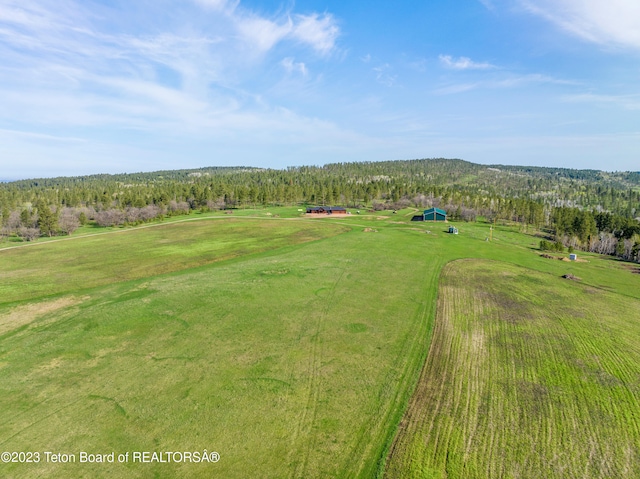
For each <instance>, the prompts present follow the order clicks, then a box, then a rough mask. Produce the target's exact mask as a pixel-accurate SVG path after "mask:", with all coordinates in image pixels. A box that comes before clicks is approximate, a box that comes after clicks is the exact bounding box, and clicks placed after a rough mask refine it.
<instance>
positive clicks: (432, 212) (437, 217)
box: [423, 208, 447, 221]
mask: <svg viewBox="0 0 640 479" xmlns="http://www.w3.org/2000/svg"><path fill="white" fill-rule="evenodd" d="M423 216H424V221H447V212H446V211H444V210H441V209H440V208H429V209H428V210H424V215H423Z"/></svg>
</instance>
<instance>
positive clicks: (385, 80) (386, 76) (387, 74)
mask: <svg viewBox="0 0 640 479" xmlns="http://www.w3.org/2000/svg"><path fill="white" fill-rule="evenodd" d="M372 70H373V71H374V73H375V75H376V80H377V81H378V82H379V83H381V84H382V85H384V86H388V87H391V86H393V85H394V84H395V83H396V80H397V79H398V76H397V75H393V74H392V73H391V72H392V69H391V65H389V64H388V63H385V64H383V65H379V66H377V67H374V68H372Z"/></svg>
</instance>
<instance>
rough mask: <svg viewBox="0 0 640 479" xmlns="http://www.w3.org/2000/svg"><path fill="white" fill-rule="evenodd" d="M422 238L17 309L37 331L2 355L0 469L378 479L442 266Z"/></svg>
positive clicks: (204, 271)
mask: <svg viewBox="0 0 640 479" xmlns="http://www.w3.org/2000/svg"><path fill="white" fill-rule="evenodd" d="M269 223H270V224H269V225H268V226H266V227H273V226H271V223H272V222H269ZM289 223H293V222H289ZM232 225H234V227H235V226H237V225H236V223H232ZM190 227H191V226H190V225H189V228H190ZM222 227H223V226H222V225H220V224H216V225H212V228H222ZM292 227H293V226H292ZM305 228H311V229H310V230H309V231H310V232H309V233H306V232H303V234H305V235H307V234H313V232H314V231H316V230H315V229H314V228H318V229H319V230H318V231H319V233H317V234H326V233H324V231H325V229H326V228H331V229H330V230H329V231H333V229H332V228H334V226H333V225H327V224H324V222H317V226H316V225H315V224H312V225H309V224H308V223H306V224H305ZM149 231H150V229H149V230H147V233H148V232H149ZM214 231H215V230H214ZM272 231H279V230H272ZM229 235H231V236H232V235H233V233H232V232H230V233H229ZM424 236H426V235H417V234H408V233H407V232H406V231H401V230H395V229H388V230H384V231H380V232H378V233H364V232H363V231H362V229H357V230H355V229H354V230H353V231H350V232H347V233H345V234H340V235H336V236H332V237H329V238H326V239H324V240H322V241H316V242H310V243H305V244H300V245H298V246H296V247H294V248H281V249H279V250H278V251H277V252H275V251H268V252H264V253H259V254H254V255H249V256H244V257H239V258H238V259H237V260H234V261H227V262H221V263H215V264H208V265H204V266H201V267H199V268H195V269H189V270H183V271H180V272H174V273H169V274H165V275H160V276H155V277H148V278H142V279H139V280H130V281H123V282H119V283H114V284H110V285H107V286H100V287H96V288H93V289H87V288H83V289H82V292H81V293H76V292H73V293H71V294H69V295H66V296H65V295H60V296H58V297H57V298H53V299H48V300H46V301H42V302H34V303H33V304H35V305H40V306H41V308H40V309H38V310H37V311H36V310H35V309H37V308H35V306H34V307H33V308H35V309H34V310H32V309H33V308H32V309H28V308H27V307H26V306H24V305H18V306H16V307H15V308H18V307H20V308H24V309H21V310H20V311H23V312H29V314H34V315H37V318H36V319H35V320H33V321H31V322H29V323H28V324H26V325H22V326H20V327H19V328H18V329H17V330H14V331H12V332H11V334H5V335H3V336H2V337H0V451H5V450H9V451H14V450H15V451H20V450H23V451H26V450H31V451H53V452H61V453H75V454H77V453H78V452H79V451H87V452H90V453H108V452H111V451H114V452H116V454H117V453H125V452H131V451H201V450H203V449H207V450H209V451H213V450H215V451H217V452H219V453H220V456H221V459H220V462H218V463H217V464H175V463H170V464H167V463H164V464H159V463H152V464H140V463H128V464H100V465H96V464H78V463H76V464H52V463H44V462H41V463H39V464H6V465H5V464H2V465H0V468H2V469H1V470H0V475H2V477H8V478H27V479H28V478H39V477H52V478H56V477H58V478H68V477H92V478H100V477H104V478H107V477H108V478H119V477H127V478H129V477H133V478H135V477H139V478H146V477H162V478H174V477H176V478H177V477H180V478H182V477H189V478H199V477H202V478H210V477H224V478H243V479H244V478H248V477H251V478H255V477H270V478H286V477H296V478H297V477H305V478H307V477H309V478H312V477H344V478H353V477H367V478H368V477H373V476H374V475H375V473H376V470H377V468H378V459H379V458H380V457H381V456H382V455H383V451H384V449H385V446H386V444H387V441H389V440H390V438H391V437H392V436H393V433H394V431H395V425H396V424H397V420H398V418H399V417H400V416H401V414H402V411H403V406H404V405H405V404H406V401H407V400H408V395H409V393H410V391H409V390H410V387H409V386H410V383H411V382H412V381H413V380H414V379H415V378H416V373H417V372H418V371H419V370H420V365H421V364H422V361H421V360H422V359H423V358H424V352H425V351H426V347H427V344H428V337H427V334H426V333H427V326H428V323H427V321H426V319H425V318H427V317H428V316H429V315H430V314H431V311H432V308H433V307H434V305H433V302H432V301H431V300H432V299H434V297H435V296H434V292H435V280H436V278H437V272H438V271H439V268H440V266H441V263H440V261H441V259H439V258H437V257H428V260H427V258H426V257H425V255H424ZM285 239H286V238H285ZM398 245H402V247H398ZM43 251H44V250H43ZM97 253H98V251H96V254H97ZM141 260H142V259H141ZM81 274H83V275H85V277H86V276H87V275H90V272H87V271H84V270H83V271H81ZM62 300H65V301H62ZM54 301H55V302H54ZM15 308H14V309H15Z"/></svg>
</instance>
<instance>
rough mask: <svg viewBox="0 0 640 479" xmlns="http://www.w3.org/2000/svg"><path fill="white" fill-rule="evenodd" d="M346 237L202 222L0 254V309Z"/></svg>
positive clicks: (282, 225)
mask: <svg viewBox="0 0 640 479" xmlns="http://www.w3.org/2000/svg"><path fill="white" fill-rule="evenodd" d="M345 231H347V228H345V227H344V226H339V225H335V224H330V223H320V222H315V223H314V222H307V223H305V222H300V221H291V220H289V221H279V220H251V219H242V220H235V219H203V220H201V221H188V222H180V223H169V224H166V225H157V226H153V227H147V228H140V229H130V230H121V231H118V232H113V233H111V234H102V235H97V236H91V237H79V238H76V239H71V240H68V241H60V242H51V243H46V242H44V243H41V244H34V245H30V246H28V247H25V248H16V249H8V250H5V251H0V304H2V303H8V302H14V301H22V300H32V299H35V298H38V297H41V296H45V295H47V296H48V295H55V294H60V293H66V292H71V291H78V290H82V289H85V288H91V287H95V286H101V285H106V284H110V283H114V282H119V281H127V280H131V279H138V278H144V277H149V276H154V275H157V274H163V273H169V272H173V271H178V270H183V269H187V268H192V267H196V266H201V265H205V264H209V263H212V262H217V261H221V260H225V259H230V258H235V257H239V256H243V255H246V254H251V253H257V252H261V251H266V250H272V249H276V248H281V247H286V246H290V245H295V244H300V243H304V242H307V241H314V240H318V239H322V238H327V237H330V236H333V235H336V234H340V233H343V232H345Z"/></svg>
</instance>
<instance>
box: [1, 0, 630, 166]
mask: <svg viewBox="0 0 640 479" xmlns="http://www.w3.org/2000/svg"><path fill="white" fill-rule="evenodd" d="M0 59H1V61H0V178H5V179H6V178H27V177H36V176H56V175H79V174H88V173H105V172H106V173H117V172H135V171H151V170H158V169H176V168H191V167H201V166H215V165H225V166H226V165H247V166H263V167H273V168H284V167H286V166H296V165H303V164H316V165H320V164H325V163H331V162H345V161H364V160H370V161H375V160H393V159H411V158H430V157H446V158H462V159H465V160H468V161H472V162H477V163H486V164H489V163H502V164H520V165H541V166H562V167H570V168H595V169H604V170H634V171H637V170H640V90H639V87H638V86H639V85H640V2H638V1H637V0H608V1H607V2H604V1H603V0H457V1H455V2H453V1H450V0H448V1H447V0H430V1H428V2H402V1H401V2H388V1H379V0H370V1H369V2H344V1H342V2H337V1H332V0H326V1H319V0H306V1H297V2H285V3H279V2H268V1H262V2H260V1H255V0H252V1H249V0H247V1H243V0H240V1H237V0H236V1H233V0H113V1H108V0H0Z"/></svg>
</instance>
